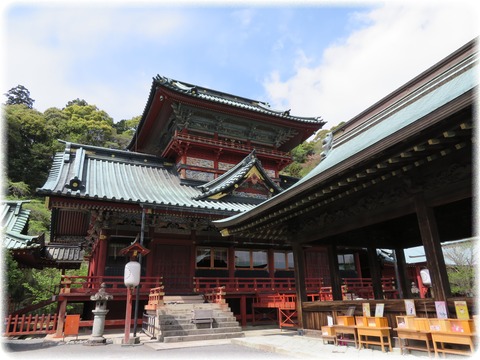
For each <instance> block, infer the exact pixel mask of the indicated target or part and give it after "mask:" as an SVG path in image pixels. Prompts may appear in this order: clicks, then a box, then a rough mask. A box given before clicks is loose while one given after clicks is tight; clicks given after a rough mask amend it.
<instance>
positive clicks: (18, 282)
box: [3, 251, 31, 310]
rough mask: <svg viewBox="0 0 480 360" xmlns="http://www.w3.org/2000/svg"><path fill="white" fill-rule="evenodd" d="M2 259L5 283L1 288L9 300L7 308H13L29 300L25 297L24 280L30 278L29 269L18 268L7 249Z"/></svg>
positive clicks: (21, 305)
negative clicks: (4, 266) (4, 267)
mask: <svg viewBox="0 0 480 360" xmlns="http://www.w3.org/2000/svg"><path fill="white" fill-rule="evenodd" d="M4 260H5V265H6V269H5V270H6V275H7V276H6V277H4V281H5V280H6V282H7V283H6V284H4V286H3V288H4V289H5V290H6V293H7V299H8V302H9V310H15V309H18V308H21V307H23V306H26V305H27V304H28V302H29V300H28V299H26V297H25V288H24V286H23V283H24V282H27V281H28V279H29V278H30V273H31V270H30V269H20V267H19V266H18V263H17V262H16V261H15V259H14V258H13V256H12V255H11V254H10V252H9V251H5V252H4Z"/></svg>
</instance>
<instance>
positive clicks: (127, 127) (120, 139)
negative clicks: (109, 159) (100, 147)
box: [109, 116, 141, 149]
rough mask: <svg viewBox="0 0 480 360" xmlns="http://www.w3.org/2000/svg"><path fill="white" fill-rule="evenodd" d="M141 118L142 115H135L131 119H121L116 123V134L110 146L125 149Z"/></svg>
mask: <svg viewBox="0 0 480 360" xmlns="http://www.w3.org/2000/svg"><path fill="white" fill-rule="evenodd" d="M140 119H141V116H135V117H133V118H131V119H130V120H120V121H119V122H117V123H115V124H114V125H113V127H114V129H115V130H116V134H115V135H114V139H113V141H112V143H111V144H109V145H110V147H112V148H116V149H125V148H126V147H127V146H128V144H129V143H130V141H131V140H132V137H133V135H134V134H135V131H136V129H137V126H138V123H139V122H140Z"/></svg>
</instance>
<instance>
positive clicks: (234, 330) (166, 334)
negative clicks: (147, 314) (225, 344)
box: [162, 326, 242, 338]
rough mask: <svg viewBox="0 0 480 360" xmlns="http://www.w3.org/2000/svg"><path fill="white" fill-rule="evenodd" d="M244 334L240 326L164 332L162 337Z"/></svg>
mask: <svg viewBox="0 0 480 360" xmlns="http://www.w3.org/2000/svg"><path fill="white" fill-rule="evenodd" d="M239 332H242V328H241V327H240V326H235V327H229V328H212V329H210V328H205V329H197V328H195V329H189V330H186V329H180V330H167V331H163V330H162V337H163V338H167V337H173V336H196V335H210V334H224V333H239Z"/></svg>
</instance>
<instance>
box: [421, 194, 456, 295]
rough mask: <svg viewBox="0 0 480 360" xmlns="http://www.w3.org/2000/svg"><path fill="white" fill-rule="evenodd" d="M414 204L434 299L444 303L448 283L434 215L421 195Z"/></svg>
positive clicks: (448, 292)
mask: <svg viewBox="0 0 480 360" xmlns="http://www.w3.org/2000/svg"><path fill="white" fill-rule="evenodd" d="M414 202H415V208H416V212H417V219H418V226H419V228H420V234H421V236H422V242H423V247H424V248H425V255H426V257H427V267H428V270H429V272H430V278H431V279H432V290H433V293H434V297H435V299H437V300H440V301H446V300H447V298H448V297H450V296H451V293H450V283H449V281H448V275H447V268H446V266H445V259H444V257H443V252H442V245H441V244H440V236H439V234H438V227H437V222H436V219H435V214H434V212H433V208H431V207H429V206H427V204H426V203H425V200H424V198H423V196H422V195H421V194H418V195H416V196H415V197H414Z"/></svg>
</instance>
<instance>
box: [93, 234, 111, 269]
mask: <svg viewBox="0 0 480 360" xmlns="http://www.w3.org/2000/svg"><path fill="white" fill-rule="evenodd" d="M97 241H98V249H97V261H96V263H97V269H96V274H95V275H96V276H103V275H105V265H106V263H107V256H108V237H107V234H106V233H105V230H101V231H100V235H99V236H98V240H97Z"/></svg>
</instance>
